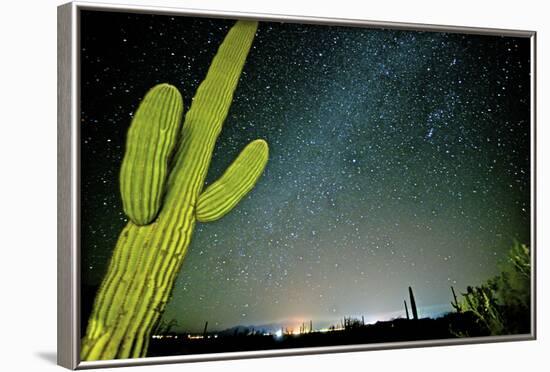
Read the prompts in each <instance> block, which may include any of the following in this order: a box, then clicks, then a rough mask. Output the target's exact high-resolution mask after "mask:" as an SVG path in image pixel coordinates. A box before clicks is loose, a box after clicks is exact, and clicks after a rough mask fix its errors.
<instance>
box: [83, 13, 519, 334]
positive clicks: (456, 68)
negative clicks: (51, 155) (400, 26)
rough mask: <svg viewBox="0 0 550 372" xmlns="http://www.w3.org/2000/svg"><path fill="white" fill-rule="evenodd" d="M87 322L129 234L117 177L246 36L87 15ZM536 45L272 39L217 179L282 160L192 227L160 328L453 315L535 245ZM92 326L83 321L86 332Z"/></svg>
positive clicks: (419, 38)
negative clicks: (165, 86) (166, 99)
mask: <svg viewBox="0 0 550 372" xmlns="http://www.w3.org/2000/svg"><path fill="white" fill-rule="evenodd" d="M81 21H82V29H81V48H82V49H81V83H82V89H81V108H82V113H81V121H82V122H81V145H82V146H81V159H82V160H81V161H82V174H81V177H82V179H81V182H82V200H81V203H82V286H83V287H82V288H83V292H82V296H83V299H82V307H83V314H86V313H87V312H89V307H90V305H91V302H92V300H93V296H94V291H95V289H96V288H97V286H98V285H99V284H100V282H101V279H102V277H103V275H104V273H105V270H106V266H107V264H108V260H109V258H110V256H111V252H112V250H113V248H114V246H115V243H116V240H117V237H118V234H119V233H120V231H121V229H122V227H123V226H124V225H125V223H126V222H127V219H126V217H125V215H124V214H123V212H122V206H121V200H120V196H119V191H118V190H119V186H118V172H119V167H120V163H121V160H122V157H123V151H124V141H125V134H126V130H127V128H128V126H129V124H130V121H131V117H132V113H133V112H134V111H135V109H136V107H137V105H138V104H139V101H140V99H141V98H142V97H143V95H144V94H145V92H146V91H147V90H148V89H149V88H151V87H152V86H153V85H155V84H157V83H161V82H168V83H171V84H174V85H176V86H177V87H178V88H179V89H180V91H181V92H182V95H183V97H184V102H185V108H186V109H188V108H189V105H190V102H191V98H192V97H193V94H194V91H195V90H196V88H197V87H198V84H199V83H200V81H201V80H202V79H203V78H204V76H205V74H206V71H207V69H208V66H209V64H210V61H211V59H212V57H213V56H214V54H215V52H216V50H217V48H218V46H219V44H220V43H221V41H222V40H223V38H224V36H225V34H226V33H227V31H228V29H229V27H230V26H231V25H232V24H233V22H234V21H231V20H221V19H205V18H187V17H170V16H158V15H157V16H153V15H145V14H127V13H108V12H96V11H93V12H92V11H83V12H82V18H81ZM529 64H530V61H529V40H528V39H527V38H511V37H506V38H503V37H493V36H475V35H459V34H446V33H435V32H413V31H396V30H381V29H365V28H350V27H335V26H330V27H329V26H315V25H299V24H283V23H268V22H261V23H260V25H259V28H258V33H257V36H256V39H255V40H254V43H253V48H252V50H251V51H250V54H249V57H248V59H247V63H246V66H245V68H244V72H243V74H242V76H241V80H240V82H239V86H238V88H237V91H236V93H235V99H234V101H233V105H232V107H231V110H230V113H229V116H228V118H227V120H226V122H225V125H224V129H223V131H222V134H221V136H220V137H219V139H218V144H217V146H216V150H215V153H214V156H213V161H212V165H211V168H210V170H209V175H208V179H207V181H208V182H212V181H213V180H215V179H216V178H217V177H219V176H220V175H221V174H222V173H223V171H224V170H225V168H226V167H227V166H228V165H229V164H230V163H231V161H232V160H233V159H234V158H235V157H236V156H237V154H238V153H239V152H240V150H241V149H242V148H243V147H244V146H245V145H246V144H247V143H248V142H249V141H251V140H253V139H256V138H264V139H266V140H267V142H268V143H269V145H270V160H269V163H268V165H267V168H266V170H265V173H264V175H263V176H262V178H260V180H259V183H258V184H257V186H256V187H255V188H254V190H253V191H252V192H251V193H250V194H249V195H248V196H247V197H246V198H245V199H243V201H242V202H241V203H240V204H239V205H238V206H237V208H236V209H235V210H233V211H232V212H231V213H230V214H228V215H227V216H225V217H224V218H222V219H221V220H219V221H217V222H214V223H209V224H200V223H198V224H197V228H196V230H195V232H194V235H193V241H192V243H191V245H190V247H189V253H188V255H187V257H186V259H185V261H184V263H183V266H182V269H181V272H180V275H179V277H178V278H177V282H176V285H175V289H174V292H173V296H172V300H171V302H170V303H169V304H168V306H167V309H166V312H165V314H164V319H165V320H166V321H170V320H172V319H176V320H177V322H178V327H179V329H180V330H188V331H198V330H200V329H202V327H203V325H204V322H205V321H207V320H208V321H209V327H210V329H212V330H220V329H224V328H227V327H231V326H234V325H238V324H243V325H260V324H269V323H281V324H284V325H286V326H289V327H292V326H295V325H296V324H298V323H301V322H302V321H309V319H312V320H313V322H314V325H315V326H316V327H320V326H326V325H328V324H331V323H336V322H338V320H339V319H341V318H342V317H343V316H361V315H364V316H365V320H366V321H375V320H379V319H388V318H391V317H397V316H403V305H402V304H403V299H404V298H406V296H407V287H408V286H409V285H411V286H413V288H414V291H415V295H416V300H417V304H418V306H419V313H420V315H421V316H430V315H431V316H433V315H436V314H438V313H441V312H442V311H446V310H450V305H449V302H450V300H451V293H450V288H449V287H450V285H453V286H454V287H455V288H457V289H458V290H460V291H464V290H465V288H466V286H467V285H477V284H480V283H481V282H482V281H483V280H485V279H487V278H489V277H490V276H492V275H494V274H496V273H497V272H498V262H499V261H501V260H502V259H503V258H504V256H505V254H506V252H507V251H508V249H509V248H510V247H511V245H512V242H513V240H514V239H516V240H518V241H520V242H524V243H529V241H530V231H529V230H530V222H529V220H530V217H529V216H530V202H529V200H530V191H529V185H530V166H529V164H530V159H529V146H530V145H529V142H530V132H529V130H530V129H529V126H530V123H529V89H530V86H529V69H530V65H529ZM85 318H86V317H83V319H85Z"/></svg>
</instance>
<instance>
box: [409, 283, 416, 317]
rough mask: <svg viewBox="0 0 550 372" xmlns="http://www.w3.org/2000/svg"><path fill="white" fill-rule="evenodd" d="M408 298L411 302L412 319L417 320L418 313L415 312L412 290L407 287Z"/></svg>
mask: <svg viewBox="0 0 550 372" xmlns="http://www.w3.org/2000/svg"><path fill="white" fill-rule="evenodd" d="M409 297H410V300H411V310H412V314H413V319H414V320H418V312H417V311H416V301H415V300H414V294H413V289H412V288H411V287H409Z"/></svg>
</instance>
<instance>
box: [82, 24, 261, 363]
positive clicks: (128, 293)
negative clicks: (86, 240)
mask: <svg viewBox="0 0 550 372" xmlns="http://www.w3.org/2000/svg"><path fill="white" fill-rule="evenodd" d="M256 28H257V22H249V21H238V22H237V23H236V24H235V25H234V26H233V27H232V28H231V30H230V31H229V33H228V34H227V36H226V38H225V40H224V41H223V43H222V44H221V46H220V47H219V49H218V52H217V54H216V56H215V57H214V59H213V61H212V64H211V65H210V68H209V70H208V73H207V75H206V78H205V80H204V81H203V82H202V83H201V84H200V86H199V88H198V90H197V92H196V94H195V97H194V99H193V103H192V105H191V108H190V109H189V111H188V112H187V114H186V116H185V121H184V123H183V128H181V129H180V122H181V121H180V119H181V115H182V112H183V104H182V99H181V96H180V94H179V92H178V90H177V89H176V88H175V87H173V86H171V85H168V84H161V85H158V86H155V87H154V88H152V89H151V90H150V91H149V92H148V93H147V95H146V96H145V98H144V99H143V101H142V102H141V104H140V106H139V108H138V110H137V112H136V114H135V116H134V119H133V120H132V124H131V126H130V129H129V131H128V135H127V143H126V152H125V155H124V160H123V161H122V167H121V172H120V191H121V194H122V201H123V206H124V211H125V213H126V214H127V216H128V218H129V222H128V224H127V225H126V226H125V227H124V229H123V230H122V232H121V234H120V236H119V239H118V241H117V244H116V247H115V249H114V252H113V255H112V258H111V261H110V263H109V266H108V269H107V273H106V275H105V277H104V279H103V283H102V285H101V287H100V289H99V291H98V294H97V296H96V299H95V302H94V305H93V309H92V313H91V316H90V319H89V321H88V327H87V330H86V334H85V335H84V337H83V339H82V348H81V359H82V360H99V359H115V358H137V357H144V356H145V355H146V353H147V347H148V343H149V339H150V335H151V330H152V329H153V327H154V326H155V324H156V323H157V322H158V320H159V317H160V316H161V314H162V313H163V311H164V308H165V306H166V303H167V301H168V298H169V295H170V292H171V290H172V287H173V284H174V281H175V278H176V275H177V273H178V271H179V269H180V267H181V264H182V262H183V259H184V257H185V255H186V253H187V248H188V246H189V243H190V241H191V235H192V233H193V230H194V226H195V223H196V221H197V220H198V221H200V222H209V221H215V220H217V219H219V218H221V217H222V216H223V215H225V214H226V213H228V212H229V211H230V210H231V209H232V208H233V207H234V206H235V205H236V204H237V203H238V202H239V200H241V199H242V198H243V197H244V196H245V195H246V193H247V192H248V191H250V190H251V189H252V188H253V187H254V185H255V184H256V181H257V180H258V178H259V177H260V175H261V174H262V172H263V169H264V167H265V165H266V163H267V160H268V146H267V143H266V142H265V141H263V140H256V141H253V142H251V143H250V144H248V145H247V146H246V147H245V148H244V149H243V151H242V152H241V153H240V154H239V156H238V157H237V158H236V159H235V161H234V162H233V164H231V165H230V166H229V168H228V169H227V170H226V172H225V173H224V174H223V175H222V176H221V178H220V179H219V180H217V181H216V182H214V183H213V184H211V185H210V186H209V187H208V188H207V189H206V190H205V191H203V190H202V189H203V186H204V180H205V177H206V174H207V172H208V167H209V164H210V160H211V158H212V152H213V150H214V145H215V143H216V139H217V137H218V135H219V133H220V131H221V128H222V124H223V122H224V120H225V118H226V116H227V113H228V110H229V107H230V105H231V102H232V99H233V93H234V91H235V88H236V86H237V83H238V81H239V77H240V74H241V71H242V68H243V66H244V63H245V60H246V57H247V55H248V52H249V50H250V46H251V44H252V41H253V39H254V35H255V33H256ZM174 152H175V153H174ZM205 332H206V325H205Z"/></svg>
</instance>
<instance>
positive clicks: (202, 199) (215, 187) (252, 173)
mask: <svg viewBox="0 0 550 372" xmlns="http://www.w3.org/2000/svg"><path fill="white" fill-rule="evenodd" d="M268 157H269V147H268V145H267V142H265V141H264V140H256V141H253V142H251V143H249V144H248V145H247V146H246V147H245V148H244V149H243V150H242V152H241V153H240V154H239V156H238V157H237V159H235V161H233V163H232V164H231V165H230V166H229V168H227V170H226V171H225V173H224V174H223V176H221V177H220V179H218V180H217V181H216V182H214V183H213V184H212V185H210V186H209V187H208V188H207V189H206V190H205V191H204V192H203V193H202V194H201V195H200V196H199V200H198V202H197V209H196V216H197V221H200V222H211V221H216V220H218V219H220V218H221V217H223V216H224V215H225V214H227V213H228V212H229V211H231V210H232V209H233V208H234V207H235V206H236V205H237V203H239V201H240V200H241V199H242V198H243V197H244V196H245V195H246V194H247V193H248V192H249V191H250V190H252V188H253V187H254V185H255V184H256V182H257V181H258V179H259V178H260V176H261V175H262V172H263V171H264V168H265V166H266V164H267V160H268Z"/></svg>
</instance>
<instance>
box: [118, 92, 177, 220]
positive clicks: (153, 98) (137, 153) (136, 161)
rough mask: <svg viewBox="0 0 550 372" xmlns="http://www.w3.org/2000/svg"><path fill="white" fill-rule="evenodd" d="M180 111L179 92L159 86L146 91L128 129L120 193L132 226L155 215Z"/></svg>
mask: <svg viewBox="0 0 550 372" xmlns="http://www.w3.org/2000/svg"><path fill="white" fill-rule="evenodd" d="M182 111H183V102H182V98H181V95H180V93H179V91H178V90H177V89H176V88H175V87H173V86H171V85H168V84H159V85H157V86H155V87H153V88H152V89H151V90H150V91H149V92H147V94H146V95H145V97H144V99H143V100H142V102H141V104H140V105H139V108H138V109H137V111H136V114H135V116H134V118H133V120H132V123H131V125H130V128H129V129H128V134H127V141H126V151H125V154H124V159H123V160H122V166H121V171H120V191H121V195H122V205H123V208H124V212H125V213H126V215H127V216H128V218H129V219H130V220H131V221H132V222H133V223H135V224H136V225H146V224H148V223H150V222H151V221H152V220H153V219H154V218H155V217H156V215H157V214H158V211H159V209H160V204H161V199H162V195H163V193H164V184H165V181H166V178H167V173H168V160H169V158H170V155H171V154H172V150H173V149H174V147H175V145H176V141H177V137H178V131H179V127H180V120H181V114H182Z"/></svg>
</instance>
